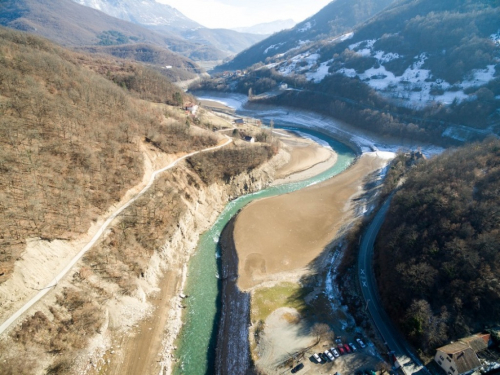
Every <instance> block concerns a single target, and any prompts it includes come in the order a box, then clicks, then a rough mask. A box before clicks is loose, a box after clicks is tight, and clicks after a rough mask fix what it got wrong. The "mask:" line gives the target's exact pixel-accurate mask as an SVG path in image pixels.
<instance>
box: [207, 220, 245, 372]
mask: <svg viewBox="0 0 500 375" xmlns="http://www.w3.org/2000/svg"><path fill="white" fill-rule="evenodd" d="M234 223H235V219H234V218H233V219H231V221H230V222H229V223H228V224H227V225H226V227H225V228H224V230H223V231H222V235H221V238H220V242H219V245H220V248H221V266H220V268H221V293H220V299H221V315H220V318H219V329H218V332H217V346H216V354H215V355H216V358H215V373H216V374H220V375H225V374H247V373H248V371H249V368H250V346H249V341H248V326H249V323H250V294H249V293H244V292H241V291H240V289H239V288H238V285H237V281H238V254H237V253H236V247H235V244H234V237H233V232H234Z"/></svg>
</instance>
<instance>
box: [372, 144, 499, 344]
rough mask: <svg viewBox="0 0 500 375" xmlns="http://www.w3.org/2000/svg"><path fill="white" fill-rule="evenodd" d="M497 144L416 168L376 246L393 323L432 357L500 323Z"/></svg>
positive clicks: (379, 274)
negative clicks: (440, 349) (446, 346)
mask: <svg viewBox="0 0 500 375" xmlns="http://www.w3.org/2000/svg"><path fill="white" fill-rule="evenodd" d="M499 194H500V141H498V140H497V139H494V140H493V139H491V140H487V141H485V142H483V143H475V144H472V145H470V146H467V147H465V148H460V149H457V150H453V151H448V152H446V153H444V154H443V155H441V156H439V157H435V158H433V159H432V160H430V161H428V162H423V163H420V164H418V165H417V166H415V167H414V168H413V169H412V170H411V172H410V173H409V175H408V178H407V180H406V182H405V184H404V185H403V187H402V189H401V190H400V191H398V192H397V193H396V195H395V196H394V198H393V201H392V203H391V207H390V211H389V213H388V214H387V217H386V221H385V223H384V225H383V227H382V230H381V232H380V234H379V236H378V240H377V244H376V267H377V281H378V284H379V291H380V294H381V298H382V300H383V303H384V305H385V307H386V309H387V311H388V312H389V314H390V315H391V317H392V319H393V320H394V321H395V322H396V323H397V324H398V325H399V327H400V329H401V330H402V331H403V332H404V333H405V335H406V336H407V337H408V338H409V339H410V340H411V342H412V343H413V344H414V345H415V346H417V347H418V348H420V349H422V350H423V351H424V352H425V353H427V354H433V353H432V350H433V349H435V348H436V347H437V346H439V345H442V344H444V343H446V342H447V341H449V340H456V339H459V338H461V337H463V336H467V335H469V334H470V333H474V332H477V331H480V330H482V329H484V328H485V327H488V326H489V327H492V326H495V325H498V324H499V323H500V318H499V317H500V284H499V282H498V275H499V273H500V201H499V199H498V196H499Z"/></svg>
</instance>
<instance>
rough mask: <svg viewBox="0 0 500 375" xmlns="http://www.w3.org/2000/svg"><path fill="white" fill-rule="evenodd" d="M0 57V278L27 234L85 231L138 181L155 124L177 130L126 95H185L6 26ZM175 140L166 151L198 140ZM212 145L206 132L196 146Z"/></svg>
mask: <svg viewBox="0 0 500 375" xmlns="http://www.w3.org/2000/svg"><path fill="white" fill-rule="evenodd" d="M0 59H1V64H0V92H1V95H0V110H1V113H2V115H1V118H0V142H1V144H2V146H1V147H0V149H1V154H0V170H1V172H2V173H1V174H0V197H1V199H0V222H1V225H0V228H1V233H0V248H1V251H0V274H1V276H0V283H1V282H2V281H3V280H5V279H6V278H7V277H8V275H9V274H10V272H11V271H12V266H13V263H14V261H15V260H16V259H17V257H18V256H19V254H20V252H21V251H22V249H23V246H24V244H25V240H26V239H27V238H30V237H43V238H47V239H49V240H50V239H55V238H72V237H73V236H75V235H78V234H79V233H84V232H86V231H87V229H88V227H89V226H90V223H91V220H92V219H94V218H95V217H96V216H98V215H99V214H101V213H102V212H104V210H106V209H107V208H108V207H109V206H110V205H111V204H113V203H114V202H116V201H118V200H119V199H120V198H121V196H122V195H123V193H124V192H125V191H126V190H127V189H128V188H129V187H130V186H132V185H134V184H135V183H137V182H138V181H139V180H140V178H141V177H142V174H143V159H142V153H141V152H140V149H139V143H138V141H140V140H141V139H143V138H144V136H147V135H149V134H154V133H156V132H158V131H160V129H161V130H162V131H163V132H166V133H173V134H175V133H177V132H178V129H177V128H175V127H164V126H161V121H162V118H163V113H162V112H161V111H159V110H156V109H155V108H154V107H152V106H151V105H148V104H146V103H143V102H141V101H139V100H137V99H135V98H134V96H136V97H137V98H143V99H148V100H152V101H157V102H167V103H170V104H182V101H183V100H184V94H182V92H181V91H180V90H179V89H177V88H176V87H175V86H173V85H172V84H171V83H170V82H168V81H167V80H166V78H164V77H163V76H161V75H160V74H158V73H156V72H154V71H150V70H148V69H147V68H144V67H140V66H138V65H134V64H132V63H123V62H116V61H113V60H105V59H94V58H92V57H91V56H88V55H81V54H76V53H72V52H69V51H66V50H63V49H61V48H59V47H56V46H54V45H53V44H51V43H50V42H48V41H46V40H43V39H41V38H38V37H35V36H31V35H29V34H24V33H20V32H14V31H8V30H6V29H0ZM89 68H91V69H94V70H96V71H97V72H98V73H100V74H96V73H94V72H93V71H92V70H91V69H89ZM113 81H115V82H116V83H118V84H116V83H114V82H113ZM120 86H122V87H124V88H126V89H128V92H127V91H124V90H123V88H121V87H120ZM129 93H130V94H132V95H130V94H129ZM178 101H180V103H178ZM176 121H177V122H179V123H182V122H181V121H182V120H181V121H178V120H175V121H174V122H176ZM181 133H182V132H181ZM173 138H174V140H175V142H174V143H173V144H172V145H170V148H169V149H170V150H171V152H178V151H181V150H182V151H184V150H190V149H193V148H195V147H199V145H198V144H196V145H194V144H192V142H193V140H192V139H191V138H190V137H188V138H187V139H186V140H181V137H175V136H174V137H173ZM214 142H215V141H214V140H213V139H211V138H209V137H208V138H206V140H204V141H203V142H202V145H203V144H205V145H210V144H214Z"/></svg>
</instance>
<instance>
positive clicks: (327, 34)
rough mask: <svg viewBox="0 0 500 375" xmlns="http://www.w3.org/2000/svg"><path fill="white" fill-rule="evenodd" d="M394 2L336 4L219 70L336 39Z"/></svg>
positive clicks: (349, 0) (362, 0)
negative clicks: (328, 39)
mask: <svg viewBox="0 0 500 375" xmlns="http://www.w3.org/2000/svg"><path fill="white" fill-rule="evenodd" d="M393 2H394V0H335V1H332V2H331V3H330V4H328V5H327V6H325V7H324V8H323V9H322V10H320V11H319V12H318V13H316V14H315V15H314V16H312V17H310V18H308V19H306V20H305V21H302V22H300V23H299V24H297V25H296V26H295V27H293V28H291V29H289V30H283V31H281V32H279V33H276V34H273V35H271V36H270V37H269V38H266V39H264V40H263V41H261V42H259V43H256V44H255V45H253V46H251V47H250V48H248V49H247V50H245V51H243V52H241V53H239V54H238V55H237V56H236V57H234V58H233V59H232V60H231V61H229V62H228V63H226V64H223V65H221V66H219V67H217V68H216V70H226V69H244V68H247V67H249V66H251V65H254V64H257V63H264V62H265V61H266V59H269V58H272V57H273V56H275V55H280V54H283V53H286V52H288V51H290V50H293V49H298V48H300V47H301V46H302V45H304V44H308V43H309V44H310V43H311V42H315V41H318V40H322V39H327V38H333V37H335V36H337V35H340V34H341V33H343V32H345V31H347V30H350V29H351V28H352V27H354V26H355V25H357V24H359V23H361V22H364V21H366V20H367V19H369V18H370V17H372V16H373V15H375V14H377V13H378V12H380V11H381V10H382V9H384V8H385V7H387V6H388V5H390V4H391V3H393Z"/></svg>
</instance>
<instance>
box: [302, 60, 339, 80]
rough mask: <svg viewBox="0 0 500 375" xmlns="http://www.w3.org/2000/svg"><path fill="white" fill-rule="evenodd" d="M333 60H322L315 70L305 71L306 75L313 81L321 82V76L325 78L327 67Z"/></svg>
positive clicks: (328, 67)
mask: <svg viewBox="0 0 500 375" xmlns="http://www.w3.org/2000/svg"><path fill="white" fill-rule="evenodd" d="M332 62H333V59H331V60H328V61H325V62H322V63H321V64H320V65H319V67H318V68H317V69H316V71H310V72H307V73H306V77H307V79H308V80H309V81H311V80H312V81H314V83H318V82H321V81H322V80H323V78H325V77H326V76H327V75H328V69H330V66H329V65H331V63H332Z"/></svg>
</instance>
